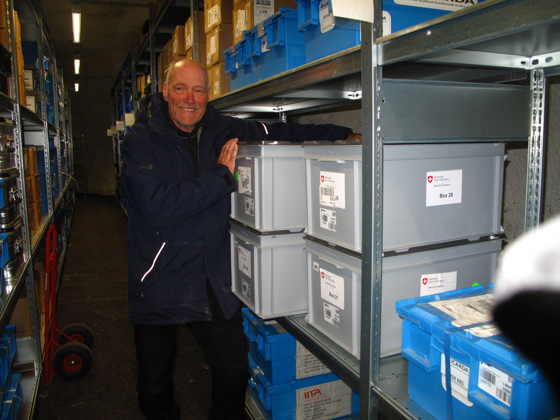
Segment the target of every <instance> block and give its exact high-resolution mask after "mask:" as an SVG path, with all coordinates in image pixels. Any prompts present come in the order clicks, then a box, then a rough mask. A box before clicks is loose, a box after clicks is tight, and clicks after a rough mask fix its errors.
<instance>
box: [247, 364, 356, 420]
mask: <svg viewBox="0 0 560 420" xmlns="http://www.w3.org/2000/svg"><path fill="white" fill-rule="evenodd" d="M249 361H250V363H251V359H249ZM253 373H254V374H252V375H251V378H250V379H249V392H250V395H251V398H252V399H253V401H254V402H255V403H256V404H257V406H258V407H259V409H260V411H261V413H262V414H263V415H264V417H265V419H267V420H293V419H306V418H309V419H314V420H331V419H341V418H346V417H347V416H349V415H352V414H357V413H358V412H359V409H360V400H359V397H358V394H357V393H356V392H354V391H352V389H350V387H349V386H348V385H346V384H344V382H342V381H341V380H340V378H339V377H338V376H336V375H335V374H334V373H328V374H325V375H320V376H313V377H311V378H305V379H300V380H297V381H292V382H289V383H287V384H283V385H272V384H270V383H269V382H268V381H267V379H266V377H265V376H264V375H262V373H259V372H257V373H255V372H254V371H253Z"/></svg>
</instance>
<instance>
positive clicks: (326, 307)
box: [323, 302, 340, 328]
mask: <svg viewBox="0 0 560 420" xmlns="http://www.w3.org/2000/svg"><path fill="white" fill-rule="evenodd" d="M323 319H324V320H325V321H327V322H328V323H329V324H332V325H334V326H335V327H336V328H338V327H340V310H339V309H338V308H337V307H336V306H334V305H331V304H330V303H327V302H323Z"/></svg>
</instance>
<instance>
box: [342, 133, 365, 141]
mask: <svg viewBox="0 0 560 420" xmlns="http://www.w3.org/2000/svg"><path fill="white" fill-rule="evenodd" d="M361 139H362V133H350V134H348V135H347V136H346V138H345V139H344V140H361Z"/></svg>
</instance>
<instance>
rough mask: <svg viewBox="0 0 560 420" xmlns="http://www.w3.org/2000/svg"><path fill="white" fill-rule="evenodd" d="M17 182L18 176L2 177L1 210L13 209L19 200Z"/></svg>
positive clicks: (0, 183)
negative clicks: (16, 193)
mask: <svg viewBox="0 0 560 420" xmlns="http://www.w3.org/2000/svg"><path fill="white" fill-rule="evenodd" d="M17 180H18V175H17V174H15V173H14V174H12V175H9V176H2V177H0V209H4V208H6V207H11V206H12V205H13V204H14V203H15V201H16V200H17V195H15V192H17Z"/></svg>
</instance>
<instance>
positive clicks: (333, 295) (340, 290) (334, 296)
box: [319, 268, 344, 310]
mask: <svg viewBox="0 0 560 420" xmlns="http://www.w3.org/2000/svg"><path fill="white" fill-rule="evenodd" d="M319 275H320V276H321V299H323V300H326V301H327V302H330V303H332V304H333V305H336V306H338V307H339V308H340V309H343V310H344V277H342V276H338V275H336V274H334V273H331V272H330V271H327V270H325V269H324V268H321V269H320V273H319Z"/></svg>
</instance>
